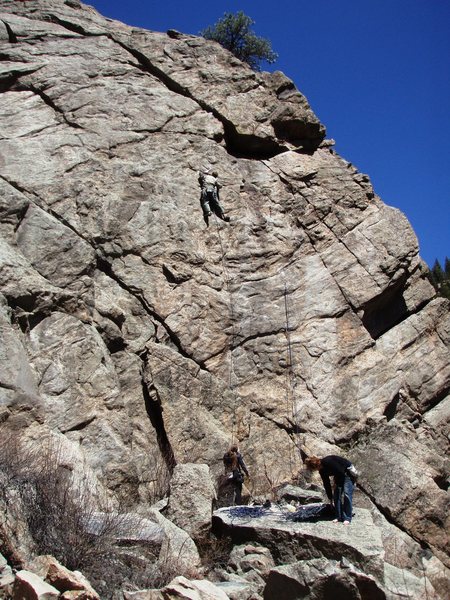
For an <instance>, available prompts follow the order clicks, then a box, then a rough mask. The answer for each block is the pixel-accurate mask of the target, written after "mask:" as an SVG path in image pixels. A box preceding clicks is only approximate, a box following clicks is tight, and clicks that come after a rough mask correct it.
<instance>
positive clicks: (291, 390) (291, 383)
mask: <svg viewBox="0 0 450 600" xmlns="http://www.w3.org/2000/svg"><path fill="white" fill-rule="evenodd" d="M284 312H285V319H286V328H285V332H286V342H287V348H286V350H287V357H286V362H287V365H286V379H287V381H286V415H287V417H288V420H290V421H291V423H293V424H294V436H295V435H296V434H297V430H298V426H297V419H296V415H295V397H296V395H295V392H296V389H295V388H296V379H295V372H294V358H293V352H292V342H291V328H290V323H289V304H288V291H287V285H286V282H284ZM294 444H295V445H296V440H295V437H294ZM289 466H290V468H291V472H292V470H293V457H292V451H291V452H290V453H289Z"/></svg>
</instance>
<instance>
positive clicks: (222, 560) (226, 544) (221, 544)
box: [196, 532, 233, 572]
mask: <svg viewBox="0 0 450 600" xmlns="http://www.w3.org/2000/svg"><path fill="white" fill-rule="evenodd" d="M196 545H197V549H198V552H199V554H200V558H201V561H202V566H203V568H204V569H206V571H207V572H208V571H211V570H212V569H214V568H217V567H221V568H225V567H226V566H227V565H228V562H229V559H230V554H231V550H232V549H233V541H232V539H231V537H229V536H227V537H221V538H218V537H216V536H215V535H214V534H213V533H211V532H208V533H206V534H205V535H204V536H203V537H201V538H197V542H196Z"/></svg>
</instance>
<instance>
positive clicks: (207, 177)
mask: <svg viewBox="0 0 450 600" xmlns="http://www.w3.org/2000/svg"><path fill="white" fill-rule="evenodd" d="M217 177H218V173H217V171H213V172H212V173H211V174H205V173H201V172H200V173H199V176H198V182H199V184H200V187H201V196H200V204H201V207H202V210H203V219H204V220H205V223H206V226H207V227H208V226H209V217H210V216H211V215H212V213H213V212H214V214H215V215H216V216H217V217H219V219H222V221H226V222H229V221H230V217H226V216H225V214H224V212H223V208H222V206H221V205H220V202H219V189H220V187H221V186H220V183H219V182H218V181H217Z"/></svg>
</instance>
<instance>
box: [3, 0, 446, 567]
mask: <svg viewBox="0 0 450 600" xmlns="http://www.w3.org/2000/svg"><path fill="white" fill-rule="evenodd" d="M0 19H1V21H0V55H1V61H2V62H1V65H0V92H1V93H0V119H1V129H0V138H1V146H0V190H1V193H0V320H1V321H0V323H1V324H0V327H1V334H2V345H1V349H0V421H1V423H2V430H3V432H5V431H14V432H19V433H20V435H22V436H23V437H24V438H25V439H27V440H29V441H31V442H32V443H33V444H39V443H40V440H42V439H45V438H48V437H49V436H50V437H52V438H54V439H57V440H58V443H61V444H62V445H63V447H64V449H65V452H66V456H65V461H66V462H67V464H70V465H71V467H72V468H80V466H81V468H82V469H84V470H85V471H89V472H90V473H91V474H92V477H93V478H95V481H96V485H98V486H99V488H101V489H103V490H104V491H106V492H107V493H110V494H111V495H112V496H114V497H117V498H120V499H121V502H122V503H125V505H126V506H127V507H128V508H129V509H130V510H135V509H136V510H138V509H139V508H142V507H144V506H146V505H147V504H148V503H149V501H150V499H152V498H154V492H155V490H154V488H155V481H154V476H153V475H154V470H155V466H154V465H155V464H161V463H163V464H164V465H165V467H166V468H167V470H168V471H169V474H170V473H171V472H172V470H173V468H174V466H175V465H181V464H183V463H202V464H207V465H209V467H210V469H211V471H212V473H213V474H214V475H216V474H218V473H219V472H220V470H221V458H222V454H223V452H224V450H225V449H226V447H227V446H228V444H229V443H230V441H231V439H232V438H234V439H236V440H238V441H239V443H240V445H241V447H242V449H243V451H244V452H245V456H246V460H247V463H248V464H249V467H250V470H251V473H252V475H253V478H252V485H253V488H252V492H253V493H254V495H257V494H260V493H263V492H264V485H265V483H267V481H268V480H270V481H271V482H272V483H281V482H282V481H285V480H290V479H291V478H292V477H293V476H294V475H296V474H298V472H299V470H300V469H301V460H300V453H299V449H300V450H301V451H302V452H306V453H308V454H311V453H317V454H319V455H320V454H321V453H340V454H343V453H345V454H346V455H347V456H349V457H350V458H351V459H352V460H354V461H355V462H356V463H357V464H358V466H359V467H360V470H361V472H362V477H361V491H360V495H361V498H360V502H361V505H362V506H364V507H365V508H366V509H370V510H371V511H372V512H373V514H374V515H375V518H376V519H378V520H379V525H380V527H381V530H382V531H383V532H385V535H384V541H385V542H386V547H388V546H389V543H390V541H392V539H393V538H395V539H397V538H398V539H400V538H401V540H402V544H406V546H407V547H411V548H415V550H414V552H419V549H422V550H423V549H424V548H425V549H426V550H427V552H428V553H429V554H428V559H430V556H431V557H433V560H436V561H438V562H439V561H442V562H444V563H447V565H448V562H449V561H448V555H447V554H446V545H447V538H446V533H445V532H446V519H447V518H448V516H447V515H448V505H447V502H448V500H447V492H446V490H447V479H446V478H447V473H448V464H446V458H445V457H446V453H447V450H448V446H447V444H448V433H449V431H448V421H449V403H448V394H449V382H450V352H449V338H450V318H449V309H448V302H447V301H445V300H444V299H442V298H438V297H436V296H435V293H434V290H433V287H432V286H431V285H430V283H429V281H428V279H427V269H426V266H425V265H424V263H423V262H422V261H421V259H420V256H419V250H418V243H417V239H416V236H415V234H414V232H413V230H412V228H411V226H410V225H409V223H408V221H407V219H406V218H405V216H404V215H403V214H402V213H401V212H400V211H399V210H397V209H396V208H393V207H389V206H386V205H385V204H384V203H383V202H382V200H381V199H380V198H379V197H378V196H377V195H376V193H375V191H374V189H373V187H372V185H371V182H370V180H369V178H368V177H367V176H366V175H364V174H361V173H359V172H358V170H357V169H356V168H355V167H354V166H353V165H352V164H350V163H348V162H347V161H345V160H344V159H343V158H342V157H340V156H339V155H338V154H336V152H335V151H334V148H333V146H334V144H333V142H332V141H331V140H327V139H326V137H325V128H324V126H323V125H322V124H321V123H320V122H319V120H318V119H317V117H316V116H315V115H314V113H313V112H312V110H311V108H310V107H309V105H308V102H307V100H306V99H305V97H304V96H303V95H302V94H301V93H300V92H299V91H298V90H297V89H296V87H295V86H294V84H293V82H292V81H290V80H289V79H288V78H287V77H286V76H285V75H283V74H282V73H280V72H275V73H271V74H269V73H255V72H253V71H252V70H250V69H249V68H248V67H247V66H246V65H244V64H242V63H241V62H240V61H238V60H237V59H236V58H234V57H233V56H232V55H230V54H229V53H228V52H226V51H225V50H223V49H222V48H221V47H219V46H218V45H217V44H215V43H213V42H209V41H207V40H204V39H202V38H198V37H195V36H190V35H184V34H182V33H180V32H177V31H169V32H167V33H155V32H150V31H145V30H142V29H137V28H132V27H128V26H126V25H123V24H121V23H118V22H114V21H111V20H109V19H105V18H103V17H102V16H101V15H99V14H98V13H97V12H96V11H95V10H94V9H92V8H90V7H87V6H84V5H82V4H80V3H79V2H77V1H76V0H66V1H65V2H64V1H62V0H60V1H58V0H36V1H24V2H16V1H13V0H0ZM211 169H215V170H217V171H218V172H219V177H220V181H221V183H222V186H223V187H222V190H221V200H222V202H223V204H224V206H225V208H226V210H227V213H228V215H229V216H230V217H231V223H230V224H227V223H223V222H221V221H218V222H216V221H212V222H211V224H210V226H209V228H207V227H206V226H205V223H204V221H203V219H202V213H201V209H200V204H199V186H198V181H197V178H198V172H199V171H206V170H211ZM406 539H407V540H408V542H405V541H404V540H406ZM408 544H409V546H408ZM406 546H405V547H406ZM411 552H412V551H411ZM411 552H410V554H411ZM387 553H388V554H389V555H390V559H389V561H390V563H391V564H393V565H395V566H403V567H405V568H408V566H409V565H408V564H407V561H406V562H404V563H403V564H401V565H398V564H397V565H396V564H395V561H396V560H400V562H401V561H402V560H403V559H398V557H397V558H396V556H395V555H396V553H395V552H393V550H392V547H391V548H390V551H389V550H387ZM406 553H407V552H406ZM405 560H406V559H405ZM389 561H388V562H389ZM439 564H441V563H439ZM440 568H444V567H443V566H442V565H441V567H440Z"/></svg>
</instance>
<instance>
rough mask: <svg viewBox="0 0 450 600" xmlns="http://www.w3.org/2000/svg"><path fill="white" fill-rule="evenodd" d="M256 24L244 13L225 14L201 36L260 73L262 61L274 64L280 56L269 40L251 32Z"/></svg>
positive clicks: (202, 32) (201, 33)
mask: <svg viewBox="0 0 450 600" xmlns="http://www.w3.org/2000/svg"><path fill="white" fill-rule="evenodd" d="M254 23H255V22H254V21H253V20H252V19H251V18H250V17H249V16H247V15H245V14H244V13H243V12H242V11H239V12H237V13H236V14H233V13H225V14H224V16H223V17H222V19H219V21H217V23H216V24H215V25H214V26H209V27H207V28H206V29H204V30H203V31H201V32H200V35H202V36H203V37H204V38H206V39H207V40H214V41H215V42H218V43H219V44H220V45H221V46H223V47H224V48H226V49H227V50H229V51H230V52H232V53H233V54H234V55H235V56H236V57H237V58H239V59H240V60H242V61H243V62H246V63H247V64H248V65H250V67H251V68H252V69H254V70H255V71H259V70H260V63H261V62H262V61H265V62H268V63H273V62H275V61H276V59H277V58H278V55H277V54H276V53H275V52H274V51H273V50H272V45H271V43H270V42H269V40H266V39H265V38H262V37H259V36H257V35H255V34H254V32H253V31H252V30H251V26H252V25H254Z"/></svg>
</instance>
